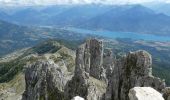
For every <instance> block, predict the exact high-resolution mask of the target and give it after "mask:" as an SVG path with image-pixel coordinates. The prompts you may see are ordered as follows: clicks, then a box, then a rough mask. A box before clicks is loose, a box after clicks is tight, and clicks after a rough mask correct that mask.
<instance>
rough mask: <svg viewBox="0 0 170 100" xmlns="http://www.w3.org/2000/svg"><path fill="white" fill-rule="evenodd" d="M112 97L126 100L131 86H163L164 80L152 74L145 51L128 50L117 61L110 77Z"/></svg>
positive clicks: (150, 59)
mask: <svg viewBox="0 0 170 100" xmlns="http://www.w3.org/2000/svg"><path fill="white" fill-rule="evenodd" d="M111 87H112V93H109V94H112V97H111V98H112V99H113V100H128V93H129V90H130V89H131V88H133V87H153V88H154V89H156V90H158V91H162V89H164V88H165V82H164V81H162V80H161V79H159V78H156V77H154V76H152V58H151V55H150V54H149V53H147V52H146V51H141V50H140V51H136V52H130V53H129V54H128V55H127V56H125V57H123V58H122V59H121V60H119V61H117V64H116V65H115V68H114V71H113V77H112V86H111Z"/></svg>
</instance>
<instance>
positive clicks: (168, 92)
mask: <svg viewBox="0 0 170 100" xmlns="http://www.w3.org/2000/svg"><path fill="white" fill-rule="evenodd" d="M163 97H164V99H165V100H170V87H166V88H165V89H164V90H163Z"/></svg>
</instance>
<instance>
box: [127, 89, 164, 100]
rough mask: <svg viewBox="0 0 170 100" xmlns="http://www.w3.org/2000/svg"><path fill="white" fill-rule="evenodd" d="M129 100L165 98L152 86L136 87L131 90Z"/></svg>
mask: <svg viewBox="0 0 170 100" xmlns="http://www.w3.org/2000/svg"><path fill="white" fill-rule="evenodd" d="M129 100H164V98H163V97H162V94H161V93H159V92H158V91H156V90H154V89H153V88H151V87H134V88H132V89H130V91H129Z"/></svg>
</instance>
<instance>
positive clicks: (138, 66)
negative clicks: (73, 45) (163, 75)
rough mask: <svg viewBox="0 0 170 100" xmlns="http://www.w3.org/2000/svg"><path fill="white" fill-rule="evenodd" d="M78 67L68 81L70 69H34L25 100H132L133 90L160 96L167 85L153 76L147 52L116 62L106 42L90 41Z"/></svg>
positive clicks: (44, 64) (83, 47)
mask: <svg viewBox="0 0 170 100" xmlns="http://www.w3.org/2000/svg"><path fill="white" fill-rule="evenodd" d="M75 64H76V65H75V71H74V76H73V77H68V76H69V75H68V74H67V68H64V66H63V67H61V66H58V65H56V64H54V63H53V62H49V61H39V62H36V63H34V64H32V65H30V66H29V67H28V69H27V71H26V75H25V79H26V91H25V93H24V94H23V100H37V99H41V100H71V99H73V98H74V97H75V96H80V97H82V98H84V99H85V100H129V97H128V93H129V90H130V89H131V88H134V87H152V88H154V89H155V90H157V91H159V92H160V91H162V89H164V88H165V82H164V81H162V80H161V79H159V78H156V77H154V76H152V58H151V55H150V54H149V53H147V52H146V51H142V50H140V51H136V52H130V53H129V54H128V55H127V56H124V57H122V58H121V59H117V60H115V59H113V55H112V50H111V49H103V42H102V41H99V40H96V39H90V40H88V41H87V42H86V43H85V44H83V45H81V46H80V47H79V48H78V49H77V51H76V60H75ZM166 93H167V92H166ZM167 95H168V96H169V94H165V97H167V98H169V97H168V96H167ZM135 100H136V99H135ZM137 100H138V99H137ZM139 100H140V99H139ZM143 100H144V99H143ZM167 100H168V99H167Z"/></svg>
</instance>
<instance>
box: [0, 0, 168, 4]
mask: <svg viewBox="0 0 170 100" xmlns="http://www.w3.org/2000/svg"><path fill="white" fill-rule="evenodd" d="M147 2H165V3H170V0H0V4H4V5H49V4H91V3H101V4H137V3H147Z"/></svg>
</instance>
